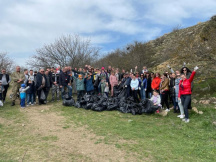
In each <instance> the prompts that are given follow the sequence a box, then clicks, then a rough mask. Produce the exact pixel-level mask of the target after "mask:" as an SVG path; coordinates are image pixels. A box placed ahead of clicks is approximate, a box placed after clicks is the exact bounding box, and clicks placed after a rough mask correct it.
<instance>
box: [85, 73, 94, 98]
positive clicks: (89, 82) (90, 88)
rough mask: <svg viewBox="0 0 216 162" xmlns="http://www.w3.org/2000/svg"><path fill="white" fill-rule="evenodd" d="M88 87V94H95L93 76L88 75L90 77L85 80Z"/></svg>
mask: <svg viewBox="0 0 216 162" xmlns="http://www.w3.org/2000/svg"><path fill="white" fill-rule="evenodd" d="M84 83H85V86H86V92H87V94H88V95H92V94H93V93H94V84H93V75H92V74H91V73H88V76H87V77H86V78H85V80H84Z"/></svg>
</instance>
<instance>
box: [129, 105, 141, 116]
mask: <svg viewBox="0 0 216 162" xmlns="http://www.w3.org/2000/svg"><path fill="white" fill-rule="evenodd" d="M131 113H132V114H133V115H137V114H139V115H141V114H142V106H141V105H140V104H135V105H133V108H132V109H131Z"/></svg>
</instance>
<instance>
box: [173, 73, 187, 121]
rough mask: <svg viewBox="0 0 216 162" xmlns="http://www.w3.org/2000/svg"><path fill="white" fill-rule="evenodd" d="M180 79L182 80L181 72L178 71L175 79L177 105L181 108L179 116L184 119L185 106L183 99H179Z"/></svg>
mask: <svg viewBox="0 0 216 162" xmlns="http://www.w3.org/2000/svg"><path fill="white" fill-rule="evenodd" d="M180 80H181V77H180V73H179V71H176V79H175V87H174V88H175V102H176V106H177V107H178V108H179V110H180V115H178V116H177V117H178V118H180V119H183V118H184V117H185V115H184V108H183V106H182V103H181V100H178V93H179V83H180Z"/></svg>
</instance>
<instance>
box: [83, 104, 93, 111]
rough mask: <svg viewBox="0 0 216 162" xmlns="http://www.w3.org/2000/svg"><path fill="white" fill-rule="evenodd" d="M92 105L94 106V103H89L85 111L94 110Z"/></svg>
mask: <svg viewBox="0 0 216 162" xmlns="http://www.w3.org/2000/svg"><path fill="white" fill-rule="evenodd" d="M92 105H93V103H87V105H86V107H85V109H86V110H89V109H91V108H92Z"/></svg>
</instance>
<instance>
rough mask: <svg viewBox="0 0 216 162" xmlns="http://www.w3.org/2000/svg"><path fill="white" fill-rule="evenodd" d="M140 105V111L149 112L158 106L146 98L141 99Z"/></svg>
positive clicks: (152, 111)
mask: <svg viewBox="0 0 216 162" xmlns="http://www.w3.org/2000/svg"><path fill="white" fill-rule="evenodd" d="M141 105H142V113H148V114H151V113H154V112H155V111H156V110H157V109H158V108H159V107H158V106H155V105H154V104H153V102H152V101H151V100H148V99H146V100H143V101H142V102H141Z"/></svg>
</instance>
